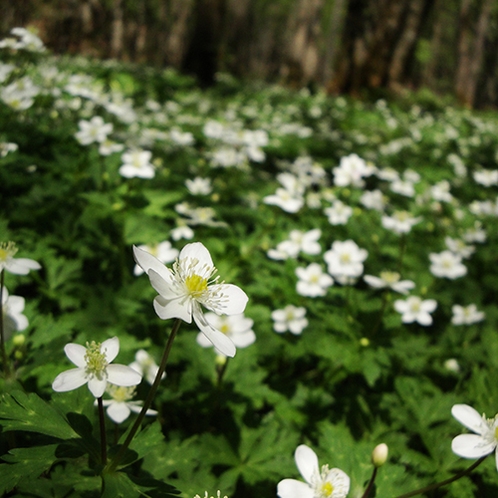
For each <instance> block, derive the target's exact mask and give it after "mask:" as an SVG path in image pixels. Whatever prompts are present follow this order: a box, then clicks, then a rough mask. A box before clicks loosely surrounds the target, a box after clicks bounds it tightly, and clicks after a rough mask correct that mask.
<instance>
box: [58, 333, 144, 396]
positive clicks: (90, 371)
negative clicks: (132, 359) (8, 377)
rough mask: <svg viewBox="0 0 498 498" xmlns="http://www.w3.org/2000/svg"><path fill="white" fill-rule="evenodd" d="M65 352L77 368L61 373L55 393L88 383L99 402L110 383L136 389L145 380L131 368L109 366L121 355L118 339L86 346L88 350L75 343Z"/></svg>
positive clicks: (68, 346)
mask: <svg viewBox="0 0 498 498" xmlns="http://www.w3.org/2000/svg"><path fill="white" fill-rule="evenodd" d="M64 352H65V353H66V356H67V357H68V358H69V360H71V362H72V363H74V364H75V365H76V367H77V368H73V369H71V370H66V371H65V372H62V373H60V374H59V375H58V376H57V377H56V378H55V380H54V382H53V383H52V389H53V390H54V391H57V392H66V391H72V390H73V389H77V388H78V387H80V386H82V385H83V384H87V383H88V389H90V392H91V393H92V394H93V395H94V396H95V397H96V398H100V397H101V396H102V395H103V394H104V392H105V390H106V387H107V383H108V382H109V383H111V384H115V385H117V386H125V387H128V386H136V385H137V384H140V381H141V380H142V376H141V375H140V374H139V373H138V372H136V371H135V370H133V369H132V368H130V367H127V366H126V365H111V364H110V363H111V362H112V361H113V360H114V359H115V358H116V356H117V355H118V353H119V339H118V338H117V337H112V338H111V339H107V340H106V341H104V342H103V343H100V342H99V343H96V342H95V341H92V342H91V343H88V342H87V345H86V347H85V346H81V345H79V344H74V343H70V344H66V346H65V347H64Z"/></svg>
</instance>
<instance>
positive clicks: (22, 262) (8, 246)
mask: <svg viewBox="0 0 498 498" xmlns="http://www.w3.org/2000/svg"><path fill="white" fill-rule="evenodd" d="M16 253H17V247H16V245H15V244H14V242H0V272H2V271H3V270H4V269H5V270H7V271H8V272H9V273H13V274H14V275H27V274H28V273H29V272H30V270H39V269H40V268H41V266H40V263H37V262H36V261H35V260H34V259H28V258H14V255H15V254H16Z"/></svg>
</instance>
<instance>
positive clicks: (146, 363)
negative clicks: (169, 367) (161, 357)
mask: <svg viewBox="0 0 498 498" xmlns="http://www.w3.org/2000/svg"><path fill="white" fill-rule="evenodd" d="M128 366H129V367H130V368H133V370H135V371H136V372H138V373H139V374H140V375H142V376H143V377H145V380H146V381H147V382H148V383H149V384H153V383H154V380H155V378H156V375H157V371H158V370H159V367H158V365H157V364H156V362H155V361H154V358H152V356H151V355H150V354H149V353H147V351H145V349H139V350H138V351H137V352H136V353H135V361H134V362H132V363H130V364H129V365H128ZM164 377H166V373H165V372H163V374H162V375H161V379H164Z"/></svg>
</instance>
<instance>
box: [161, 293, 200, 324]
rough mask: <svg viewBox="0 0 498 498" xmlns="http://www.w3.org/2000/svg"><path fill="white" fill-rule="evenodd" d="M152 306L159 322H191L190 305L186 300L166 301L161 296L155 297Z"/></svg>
mask: <svg viewBox="0 0 498 498" xmlns="http://www.w3.org/2000/svg"><path fill="white" fill-rule="evenodd" d="M153 304H154V310H155V312H156V314H157V316H158V317H159V318H161V320H168V319H170V318H179V319H180V320H183V321H184V322H187V323H191V322H192V309H191V308H192V304H191V302H190V301H189V300H188V299H187V300H183V299H180V298H177V299H172V300H170V301H168V300H167V299H164V298H163V297H162V296H156V298H155V299H154V303H153Z"/></svg>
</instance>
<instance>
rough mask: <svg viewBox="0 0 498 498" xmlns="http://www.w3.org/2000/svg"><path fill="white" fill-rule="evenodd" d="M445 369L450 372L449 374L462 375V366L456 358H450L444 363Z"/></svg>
mask: <svg viewBox="0 0 498 498" xmlns="http://www.w3.org/2000/svg"><path fill="white" fill-rule="evenodd" d="M444 368H446V370H448V371H449V372H453V373H460V370H461V369H460V364H459V363H458V360H457V359H456V358H448V359H447V360H446V361H445V362H444Z"/></svg>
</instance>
